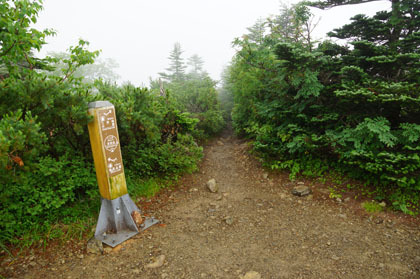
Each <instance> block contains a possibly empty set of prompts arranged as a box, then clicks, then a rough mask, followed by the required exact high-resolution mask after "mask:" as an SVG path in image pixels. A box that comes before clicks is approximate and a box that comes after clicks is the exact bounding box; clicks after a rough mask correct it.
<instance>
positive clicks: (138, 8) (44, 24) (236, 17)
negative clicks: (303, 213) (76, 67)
mask: <svg viewBox="0 0 420 279" xmlns="http://www.w3.org/2000/svg"><path fill="white" fill-rule="evenodd" d="M297 2H298V1H288V2H285V1H279V0H263V1H251V0H245V1H244V0H230V1H222V0H213V1H197V0H179V1H170V0H157V1H136V0H124V1H118V2H116V1H110V0H90V1H82V0H72V1H53V0H45V1H44V9H43V11H42V12H41V13H40V15H39V19H38V22H37V24H36V26H35V27H36V28H38V29H44V28H51V29H53V30H55V31H56V32H57V35H56V36H54V37H49V38H47V42H48V44H47V45H45V46H43V48H42V52H41V53H40V54H39V55H40V56H45V55H47V54H48V53H50V52H65V51H66V50H67V49H68V48H69V47H70V46H72V45H76V44H77V42H78V40H79V39H80V38H81V39H84V40H87V41H89V42H90V47H89V49H90V50H101V51H102V52H101V55H100V59H102V62H106V63H109V65H108V66H110V67H112V68H113V71H114V72H115V73H116V74H117V75H118V76H119V79H118V80H117V81H118V83H122V82H126V81H129V82H131V83H132V84H134V85H138V86H140V85H143V86H148V85H149V78H153V79H156V78H158V73H159V72H162V71H164V70H165V68H167V67H168V64H169V61H168V56H169V53H170V51H171V50H172V49H173V47H174V44H175V43H176V42H179V43H180V44H181V47H182V50H184V53H183V57H184V58H185V59H187V58H188V57H190V56H192V55H194V54H197V55H199V56H200V57H201V58H202V59H203V60H204V62H205V63H204V69H205V70H206V71H207V72H208V73H209V75H210V77H211V78H212V79H214V80H219V79H220V74H221V72H222V70H223V68H224V67H225V66H226V65H227V64H228V63H229V61H230V60H231V58H232V56H233V55H234V53H235V51H234V49H233V48H232V44H231V43H232V41H233V40H234V39H235V38H236V37H240V36H242V35H243V34H245V33H247V29H246V28H247V27H250V26H252V25H253V24H254V23H255V22H256V21H257V20H258V19H259V18H263V19H264V18H267V17H269V16H271V15H276V14H279V12H280V7H281V5H283V4H286V5H290V4H293V3H297ZM362 7H363V8H362ZM389 7H390V2H389V1H378V2H372V3H366V4H362V5H348V6H343V7H336V8H334V9H331V10H325V11H322V10H318V9H312V11H313V12H314V14H315V15H316V17H317V19H318V20H319V23H318V25H317V27H316V28H315V30H314V32H313V36H314V38H315V39H321V38H324V37H325V34H326V33H327V32H328V31H331V30H332V29H334V28H337V27H340V26H342V25H343V24H346V23H348V22H349V19H350V18H351V17H352V16H354V15H356V14H360V13H364V14H367V15H373V14H374V13H375V12H376V11H379V10H385V9H388V8H389ZM109 59H111V60H109ZM114 62H116V65H114Z"/></svg>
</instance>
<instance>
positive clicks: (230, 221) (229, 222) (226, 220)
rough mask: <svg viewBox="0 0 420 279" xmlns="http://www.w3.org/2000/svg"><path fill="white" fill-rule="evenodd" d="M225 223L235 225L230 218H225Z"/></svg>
mask: <svg viewBox="0 0 420 279" xmlns="http://www.w3.org/2000/svg"><path fill="white" fill-rule="evenodd" d="M225 222H226V224H228V225H232V224H233V218H232V217H230V216H227V217H225Z"/></svg>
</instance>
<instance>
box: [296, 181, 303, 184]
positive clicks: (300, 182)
mask: <svg viewBox="0 0 420 279" xmlns="http://www.w3.org/2000/svg"><path fill="white" fill-rule="evenodd" d="M296 184H297V185H305V182H302V181H299V182H298V183H296Z"/></svg>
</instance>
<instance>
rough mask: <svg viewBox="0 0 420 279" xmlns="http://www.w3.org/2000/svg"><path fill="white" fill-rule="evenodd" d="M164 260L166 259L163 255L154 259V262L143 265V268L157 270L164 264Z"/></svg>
mask: <svg viewBox="0 0 420 279" xmlns="http://www.w3.org/2000/svg"><path fill="white" fill-rule="evenodd" d="M165 258H166V256H165V255H160V256H158V257H156V259H155V261H154V262H152V263H149V264H147V265H145V268H158V267H161V266H162V265H163V264H164V262H165Z"/></svg>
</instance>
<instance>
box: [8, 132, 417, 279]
mask: <svg viewBox="0 0 420 279" xmlns="http://www.w3.org/2000/svg"><path fill="white" fill-rule="evenodd" d="M211 178H215V179H216V181H217V183H218V185H219V187H220V189H219V192H218V193H211V192H209V191H208V190H207V188H206V186H205V183H206V182H207V181H208V180H209V179H211ZM305 184H306V185H307V186H310V187H311V188H312V189H313V191H314V195H313V196H310V197H309V198H307V197H295V196H293V195H291V193H290V191H291V188H292V187H293V186H294V185H295V184H294V183H290V181H288V179H287V176H285V175H282V174H272V173H270V174H269V175H268V177H267V178H266V177H265V175H264V170H263V169H262V168H260V167H259V165H258V163H257V162H256V161H255V160H253V159H252V158H249V156H248V152H247V145H246V144H244V143H242V142H241V141H239V140H237V139H235V138H233V137H231V136H230V135H229V134H226V135H224V136H223V137H221V138H220V139H218V140H215V141H214V142H213V143H212V144H211V145H209V146H208V147H207V148H206V150H205V158H204V161H203V163H202V165H201V169H200V172H198V173H195V174H193V175H188V176H185V177H184V178H183V179H182V180H181V183H180V187H179V188H177V189H176V190H172V191H170V190H166V191H164V192H163V193H161V194H160V195H159V196H157V197H156V198H155V199H154V200H153V201H152V202H151V203H150V207H146V205H149V203H143V204H140V207H143V209H144V210H145V212H147V213H149V214H152V215H154V216H155V217H156V218H158V219H160V220H161V221H162V223H163V225H160V226H154V227H152V228H150V229H148V230H147V231H146V232H144V233H142V234H139V235H138V236H136V237H135V238H134V239H132V240H130V241H128V242H126V243H125V244H124V245H122V246H120V247H118V248H117V249H114V251H112V252H109V253H107V254H105V255H83V256H80V255H79V256H77V255H70V256H69V255H68V254H66V253H67V252H66V251H62V252H61V255H60V254H59V255H58V256H57V261H56V262H50V263H44V266H42V265H41V264H40V263H37V264H36V265H34V267H30V266H29V267H28V269H27V272H26V273H25V274H20V275H19V277H20V278H176V279H178V278H241V276H243V275H244V274H245V273H246V272H248V271H256V272H258V273H259V274H260V275H261V278H352V279H353V278H420V229H419V227H418V226H415V225H413V224H411V225H405V224H400V223H398V218H394V217H395V216H394V215H391V214H383V215H381V216H379V217H374V218H368V217H367V216H365V215H363V216H361V215H360V214H358V213H357V212H356V211H355V210H354V208H353V207H351V206H349V205H348V204H350V203H352V201H350V202H346V203H336V202H332V201H331V200H330V199H328V198H326V199H325V200H323V199H322V196H323V195H324V196H325V195H326V196H327V195H328V194H326V193H324V194H323V193H322V191H321V190H320V191H318V190H317V189H316V186H315V185H314V184H313V185H312V184H310V182H308V181H306V182H305ZM324 192H325V191H324ZM392 216H394V217H392ZM160 255H165V262H164V264H163V266H161V267H158V268H152V269H151V268H145V265H147V264H148V263H150V262H153V261H154V259H155V258H157V257H158V256H160ZM62 259H65V261H64V262H63V260H62ZM15 271H16V270H15ZM255 278H257V277H255Z"/></svg>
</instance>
